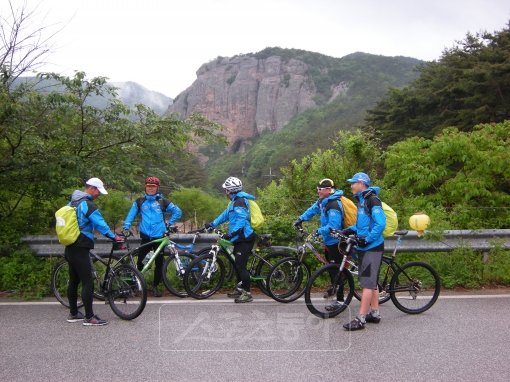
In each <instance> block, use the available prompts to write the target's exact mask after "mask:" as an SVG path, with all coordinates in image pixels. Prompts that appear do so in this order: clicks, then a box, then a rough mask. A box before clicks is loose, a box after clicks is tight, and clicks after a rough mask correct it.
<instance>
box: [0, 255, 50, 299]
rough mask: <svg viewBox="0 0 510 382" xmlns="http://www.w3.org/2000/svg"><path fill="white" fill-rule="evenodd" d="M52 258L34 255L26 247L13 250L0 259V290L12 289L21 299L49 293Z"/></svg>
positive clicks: (38, 296) (39, 296)
mask: <svg viewBox="0 0 510 382" xmlns="http://www.w3.org/2000/svg"><path fill="white" fill-rule="evenodd" d="M54 263H55V261H54V259H45V258H41V257H36V256H34V255H33V254H32V253H31V252H30V250H28V249H20V250H17V251H15V252H14V253H13V254H12V256H10V257H2V261H0V290H2V291H6V290H8V291H12V294H13V296H15V297H18V298H23V299H33V298H42V297H44V296H47V295H49V294H50V293H51V291H50V278H51V271H52V269H53V265H54Z"/></svg>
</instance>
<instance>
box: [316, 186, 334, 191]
mask: <svg viewBox="0 0 510 382" xmlns="http://www.w3.org/2000/svg"><path fill="white" fill-rule="evenodd" d="M322 190H331V187H317V191H322Z"/></svg>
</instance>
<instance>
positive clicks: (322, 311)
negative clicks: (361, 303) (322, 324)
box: [305, 264, 354, 318]
mask: <svg viewBox="0 0 510 382" xmlns="http://www.w3.org/2000/svg"><path fill="white" fill-rule="evenodd" d="M339 269H340V265H339V264H326V265H325V266H323V267H321V268H319V269H318V270H317V271H315V272H314V273H313V274H312V276H311V277H310V280H309V281H308V284H307V286H306V289H305V302H306V307H307V308H308V310H309V311H310V313H312V314H313V315H315V316H317V317H320V318H332V317H335V316H337V315H339V314H340V313H342V312H343V311H344V310H345V309H347V306H348V305H349V304H350V302H351V300H352V296H353V295H354V280H353V277H352V275H351V273H350V272H349V271H348V270H347V269H343V270H342V273H341V274H340V275H338V271H339ZM330 271H333V272H335V273H336V275H337V276H338V277H335V282H332V281H331V277H330ZM333 284H334V285H333ZM346 290H347V292H346ZM342 298H343V304H342V305H340V306H338V307H336V308H335V309H333V310H331V311H328V310H326V307H327V306H331V304H332V303H333V302H334V301H337V300H341V299H342Z"/></svg>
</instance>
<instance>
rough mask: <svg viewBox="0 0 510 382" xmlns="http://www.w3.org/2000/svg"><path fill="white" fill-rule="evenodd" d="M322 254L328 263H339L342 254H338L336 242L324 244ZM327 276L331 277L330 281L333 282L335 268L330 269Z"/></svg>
mask: <svg viewBox="0 0 510 382" xmlns="http://www.w3.org/2000/svg"><path fill="white" fill-rule="evenodd" d="M324 254H325V255H326V260H328V261H329V262H330V263H335V264H340V262H341V261H342V255H340V250H339V249H338V244H333V245H326V246H324ZM329 276H330V278H331V282H333V281H334V280H335V276H336V270H335V269H330V270H329Z"/></svg>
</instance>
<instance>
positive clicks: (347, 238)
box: [329, 229, 358, 245]
mask: <svg viewBox="0 0 510 382" xmlns="http://www.w3.org/2000/svg"><path fill="white" fill-rule="evenodd" d="M329 232H330V234H331V236H333V237H336V238H337V239H340V240H342V241H344V242H346V243H347V244H350V243H352V244H355V245H357V244H358V237H357V236H356V235H349V236H345V235H343V234H342V233H341V232H342V231H340V230H336V229H330V230H329Z"/></svg>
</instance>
